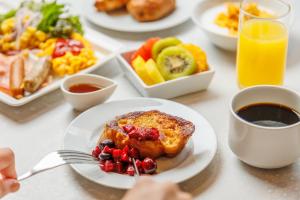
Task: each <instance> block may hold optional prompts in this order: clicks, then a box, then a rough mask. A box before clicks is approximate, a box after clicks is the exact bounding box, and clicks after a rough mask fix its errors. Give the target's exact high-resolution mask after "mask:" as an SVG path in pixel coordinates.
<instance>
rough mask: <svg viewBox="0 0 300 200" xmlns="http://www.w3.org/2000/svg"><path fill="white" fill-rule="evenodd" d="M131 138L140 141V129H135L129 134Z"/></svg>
mask: <svg viewBox="0 0 300 200" xmlns="http://www.w3.org/2000/svg"><path fill="white" fill-rule="evenodd" d="M128 136H129V137H130V138H135V139H138V138H139V137H140V133H139V129H134V130H132V131H130V132H129V133H128Z"/></svg>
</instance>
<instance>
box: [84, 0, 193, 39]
mask: <svg viewBox="0 0 300 200" xmlns="http://www.w3.org/2000/svg"><path fill="white" fill-rule="evenodd" d="M193 5H194V0H177V5H176V9H175V10H174V11H173V13H171V14H170V15H169V16H166V17H164V18H162V19H160V20H157V21H153V22H138V21H135V20H134V19H133V18H132V17H131V16H130V15H129V14H127V12H126V11H120V12H119V11H118V13H117V11H116V12H114V14H107V13H105V12H97V11H96V9H95V7H94V0H88V1H84V2H83V3H82V6H83V9H84V10H85V11H86V12H85V13H86V15H85V17H86V18H87V19H88V20H89V21H90V22H92V23H93V24H95V25H97V26H101V27H104V28H107V29H111V30H115V31H122V32H136V33H139V32H151V31H158V30H163V29H168V28H171V27H174V26H177V25H180V24H182V23H184V22H185V21H187V20H188V19H189V18H190V13H191V10H192V8H193Z"/></svg>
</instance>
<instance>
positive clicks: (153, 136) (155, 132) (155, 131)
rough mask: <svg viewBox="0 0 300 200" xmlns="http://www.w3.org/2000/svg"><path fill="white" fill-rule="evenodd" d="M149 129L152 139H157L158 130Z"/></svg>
mask: <svg viewBox="0 0 300 200" xmlns="http://www.w3.org/2000/svg"><path fill="white" fill-rule="evenodd" d="M150 131H151V137H152V140H158V138H159V131H158V129H156V128H151V129H150Z"/></svg>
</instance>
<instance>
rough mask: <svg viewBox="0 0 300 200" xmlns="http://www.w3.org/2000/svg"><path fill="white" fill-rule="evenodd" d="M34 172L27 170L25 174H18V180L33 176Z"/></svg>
mask: <svg viewBox="0 0 300 200" xmlns="http://www.w3.org/2000/svg"><path fill="white" fill-rule="evenodd" d="M33 175H34V174H33V173H32V172H31V171H29V172H26V173H25V174H22V175H21V176H18V181H23V180H25V179H27V178H29V177H31V176H33Z"/></svg>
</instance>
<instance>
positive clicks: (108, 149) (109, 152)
mask: <svg viewBox="0 0 300 200" xmlns="http://www.w3.org/2000/svg"><path fill="white" fill-rule="evenodd" d="M102 152H103V153H108V154H112V149H111V148H109V147H108V146H105V147H104V148H103V150H102Z"/></svg>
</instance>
